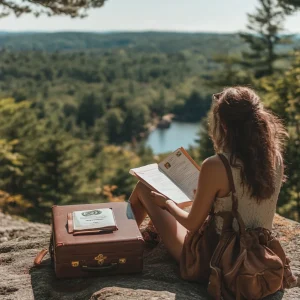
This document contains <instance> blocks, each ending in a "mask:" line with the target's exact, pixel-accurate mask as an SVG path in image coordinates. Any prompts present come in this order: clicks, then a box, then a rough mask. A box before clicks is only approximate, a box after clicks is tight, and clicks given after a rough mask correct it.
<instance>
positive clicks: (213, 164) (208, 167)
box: [201, 154, 225, 174]
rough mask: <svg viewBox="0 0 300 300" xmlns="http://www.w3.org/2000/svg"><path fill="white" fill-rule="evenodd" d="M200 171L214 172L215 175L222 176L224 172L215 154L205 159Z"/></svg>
mask: <svg viewBox="0 0 300 300" xmlns="http://www.w3.org/2000/svg"><path fill="white" fill-rule="evenodd" d="M201 169H202V170H203V171H207V172H209V171H210V172H214V173H215V172H216V174H222V173H223V171H225V168H224V165H223V163H222V161H221V159H220V157H219V156H218V155H217V154H216V155H213V156H210V157H208V158H206V159H205V160H204V161H203V162H202V164H201Z"/></svg>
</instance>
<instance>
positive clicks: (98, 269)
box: [81, 263, 118, 272]
mask: <svg viewBox="0 0 300 300" xmlns="http://www.w3.org/2000/svg"><path fill="white" fill-rule="evenodd" d="M81 269H82V271H85V272H105V271H115V270H117V269H118V264H117V263H111V264H110V265H108V266H101V267H88V266H82V267H81Z"/></svg>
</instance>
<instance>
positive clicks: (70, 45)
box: [0, 32, 244, 56]
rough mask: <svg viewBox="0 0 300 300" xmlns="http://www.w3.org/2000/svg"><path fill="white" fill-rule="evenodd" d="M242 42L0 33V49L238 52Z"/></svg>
mask: <svg viewBox="0 0 300 300" xmlns="http://www.w3.org/2000/svg"><path fill="white" fill-rule="evenodd" d="M243 47H244V44H243V42H242V41H241V39H240V38H239V36H238V35H237V34H218V33H175V32H173V33H172V32H116V33H88V32H54V33H39V32H33V33H22V32H20V33H7V32H3V33H2V34H1V32H0V49H1V48H2V49H3V48H6V49H11V50H22V51H30V50H37V51H48V52H53V51H72V50H76V51H77V50H95V49H97V50H101V49H102V50H113V49H130V50H136V51H142V52H147V53H151V52H164V53H178V52H180V51H184V50H195V51H199V52H200V53H202V54H203V55H205V56H211V55H214V54H221V53H230V52H235V53H236V52H238V51H240V50H241V49H243Z"/></svg>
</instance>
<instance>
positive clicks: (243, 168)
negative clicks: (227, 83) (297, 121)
mask: <svg viewBox="0 0 300 300" xmlns="http://www.w3.org/2000/svg"><path fill="white" fill-rule="evenodd" d="M213 99H214V101H213V105H212V110H211V115H210V122H209V128H210V135H211V138H212V140H213V143H214V148H215V150H216V152H229V153H230V164H231V166H232V167H237V168H240V172H241V178H242V184H243V185H245V184H246V185H247V186H248V187H249V190H250V192H251V197H253V198H255V199H256V200H257V202H260V201H262V200H264V199H268V198H269V197H271V196H272V194H273V193H274V192H275V178H276V175H277V172H278V171H277V167H278V161H279V160H280V161H282V153H283V150H284V142H285V139H286V137H287V132H286V130H285V128H284V126H283V124H282V122H281V120H280V119H279V118H278V117H276V116H275V115H274V114H272V113H271V112H270V111H268V110H266V109H265V108H264V107H263V105H262V102H261V101H260V98H259V96H258V95H257V94H256V93H255V92H254V91H253V90H252V89H250V88H248V87H241V86H237V87H230V88H226V89H224V90H223V92H221V93H219V94H214V95H213ZM239 161H241V162H242V163H239Z"/></svg>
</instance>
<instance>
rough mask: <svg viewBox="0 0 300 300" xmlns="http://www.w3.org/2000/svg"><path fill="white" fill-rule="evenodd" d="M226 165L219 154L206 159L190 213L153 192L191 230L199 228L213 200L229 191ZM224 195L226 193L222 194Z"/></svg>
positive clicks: (160, 202) (160, 204) (159, 201)
mask: <svg viewBox="0 0 300 300" xmlns="http://www.w3.org/2000/svg"><path fill="white" fill-rule="evenodd" d="M226 180H227V178H226V172H225V169H224V166H223V165H222V163H221V162H220V159H219V158H218V157H217V156H214V157H210V158H208V159H206V160H205V161H204V162H203V163H202V166H201V169H200V175H199V180H198V189H197V191H196V195H195V199H194V201H193V205H192V208H191V211H190V213H188V212H186V211H184V210H182V209H181V208H179V207H178V206H177V205H176V204H175V203H174V202H173V201H172V200H168V199H165V198H164V199H158V198H161V197H163V196H159V195H160V194H157V193H155V192H153V194H154V196H155V198H156V200H155V201H156V203H157V204H158V205H159V206H161V207H163V208H165V209H167V210H168V211H169V212H170V214H172V215H173V216H174V217H175V219H176V220H177V221H178V222H179V223H180V224H181V225H183V226H184V227H185V228H186V229H188V230H190V231H194V230H197V229H199V228H200V227H201V225H202V224H203V223H204V221H205V219H206V217H207V216H208V214H209V211H210V209H211V206H212V204H213V201H214V199H215V197H216V196H217V195H219V194H220V192H221V194H224V192H225V194H227V193H229V191H228V189H229V187H228V182H227V181H226ZM221 196H224V195H221Z"/></svg>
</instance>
